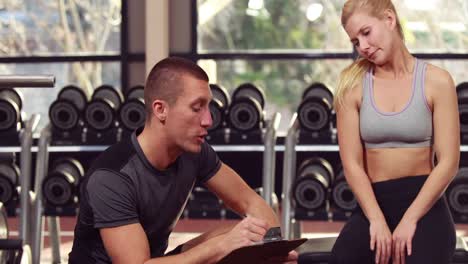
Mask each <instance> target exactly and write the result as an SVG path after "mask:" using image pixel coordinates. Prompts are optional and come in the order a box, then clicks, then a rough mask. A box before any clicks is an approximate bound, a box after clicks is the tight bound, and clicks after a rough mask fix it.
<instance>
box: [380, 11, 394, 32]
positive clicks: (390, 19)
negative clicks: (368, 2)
mask: <svg viewBox="0 0 468 264" xmlns="http://www.w3.org/2000/svg"><path fill="white" fill-rule="evenodd" d="M383 15H384V21H385V24H386V25H387V26H388V28H389V29H391V30H393V29H395V27H396V24H397V21H396V19H397V18H396V14H395V12H393V11H392V10H391V9H387V10H385V11H384V13H383Z"/></svg>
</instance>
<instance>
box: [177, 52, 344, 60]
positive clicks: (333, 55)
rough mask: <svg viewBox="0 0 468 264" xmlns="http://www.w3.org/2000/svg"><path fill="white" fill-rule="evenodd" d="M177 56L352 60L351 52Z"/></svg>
mask: <svg viewBox="0 0 468 264" xmlns="http://www.w3.org/2000/svg"><path fill="white" fill-rule="evenodd" d="M173 54H174V55H179V56H184V55H185V56H187V55H189V56H191V57H194V59H196V60H203V59H214V60H236V59H242V60H297V59H304V60H317V59H350V60H351V59H352V58H353V57H352V53H351V52H343V53H281V52H263V51H258V52H255V51H250V52H249V51H245V52H228V53H198V54H196V55H195V56H193V55H190V54H179V53H173Z"/></svg>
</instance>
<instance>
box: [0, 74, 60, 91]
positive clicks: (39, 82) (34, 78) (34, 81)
mask: <svg viewBox="0 0 468 264" xmlns="http://www.w3.org/2000/svg"><path fill="white" fill-rule="evenodd" d="M54 85H55V76H53V75H0V87H1V88H15V87H54ZM1 88H0V89H1Z"/></svg>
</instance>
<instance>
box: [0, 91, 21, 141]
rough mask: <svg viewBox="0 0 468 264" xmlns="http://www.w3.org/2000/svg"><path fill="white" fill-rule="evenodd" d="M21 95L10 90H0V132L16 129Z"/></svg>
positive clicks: (18, 121)
mask: <svg viewBox="0 0 468 264" xmlns="http://www.w3.org/2000/svg"><path fill="white" fill-rule="evenodd" d="M22 108H23V95H22V94H21V93H20V92H19V91H16V90H14V89H11V88H0V132H2V131H7V130H10V129H15V127H16V128H18V124H20V123H21V121H22V120H21V109H22Z"/></svg>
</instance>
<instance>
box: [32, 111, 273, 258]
mask: <svg viewBox="0 0 468 264" xmlns="http://www.w3.org/2000/svg"><path fill="white" fill-rule="evenodd" d="M280 119H281V115H280V114H279V113H275V114H274V115H273V117H272V119H271V120H270V121H269V122H268V126H267V128H266V131H265V137H264V145H213V148H214V150H215V151H219V152H223V151H230V152H236V151H241V152H242V151H258V152H263V177H262V187H263V190H264V191H263V198H264V199H265V201H266V202H267V203H268V204H269V205H270V206H271V207H272V208H278V206H277V205H276V204H275V200H276V199H274V198H273V197H274V195H273V192H274V188H275V186H274V184H275V181H274V177H275V159H276V151H277V147H276V138H277V134H276V131H277V130H278V127H279V123H280ZM50 142H51V126H50V124H49V125H47V126H46V127H45V128H44V129H43V130H42V131H41V135H40V138H39V142H38V146H37V147H33V148H32V150H33V151H37V159H36V174H35V175H36V181H35V186H34V187H35V188H34V190H35V198H36V199H35V203H34V208H33V209H34V210H33V214H34V215H33V218H34V219H35V221H33V223H34V228H33V230H34V233H33V234H32V243H31V247H32V252H33V263H34V264H36V263H39V261H40V252H41V250H42V241H43V234H42V232H43V229H44V225H43V223H42V216H43V215H45V213H44V205H43V201H42V197H43V194H42V188H41V184H42V181H43V180H44V178H45V177H46V174H47V171H48V164H49V153H51V152H102V151H104V150H105V149H106V148H108V147H109V146H108V145H81V146H78V145H75V146H50ZM277 213H278V212H277ZM67 214H70V213H67ZM47 221H48V226H49V234H50V238H51V247H52V262H53V263H59V262H60V261H61V254H60V226H59V217H58V216H48V217H47Z"/></svg>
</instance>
